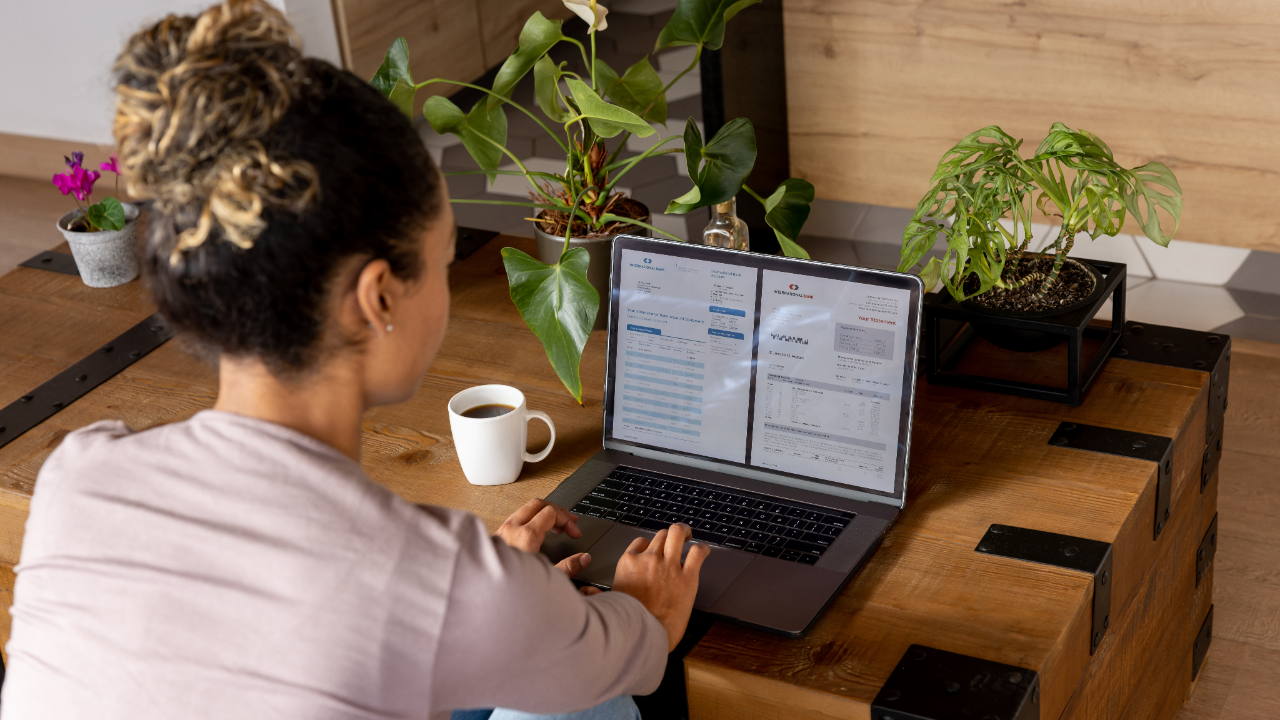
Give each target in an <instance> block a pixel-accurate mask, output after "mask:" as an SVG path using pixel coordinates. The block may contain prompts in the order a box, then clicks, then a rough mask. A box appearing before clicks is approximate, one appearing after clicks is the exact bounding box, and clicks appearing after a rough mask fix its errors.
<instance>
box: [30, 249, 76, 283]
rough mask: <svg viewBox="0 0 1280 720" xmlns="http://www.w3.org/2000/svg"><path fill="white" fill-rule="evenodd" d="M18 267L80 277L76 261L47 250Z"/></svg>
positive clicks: (68, 256)
mask: <svg viewBox="0 0 1280 720" xmlns="http://www.w3.org/2000/svg"><path fill="white" fill-rule="evenodd" d="M18 267H25V268H33V269H35V270H48V271H50V272H56V273H62V274H64V275H75V276H76V277H79V276H80V268H78V267H76V259H75V258H74V257H72V256H71V255H68V254H67V253H60V252H54V251H52V250H45V251H44V252H42V253H40V254H39V255H36V256H35V257H33V258H31V259H30V260H27V261H25V262H23V263H21V264H19V265H18Z"/></svg>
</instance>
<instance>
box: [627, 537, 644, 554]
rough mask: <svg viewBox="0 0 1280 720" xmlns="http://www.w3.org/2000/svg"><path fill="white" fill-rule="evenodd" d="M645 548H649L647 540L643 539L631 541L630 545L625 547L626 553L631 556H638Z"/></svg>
mask: <svg viewBox="0 0 1280 720" xmlns="http://www.w3.org/2000/svg"><path fill="white" fill-rule="evenodd" d="M647 547H649V539H648V538H645V537H638V538H636V539H635V540H632V541H631V544H630V545H628V546H627V552H628V553H630V554H632V555H638V554H640V553H642V552H644V551H645V548H647Z"/></svg>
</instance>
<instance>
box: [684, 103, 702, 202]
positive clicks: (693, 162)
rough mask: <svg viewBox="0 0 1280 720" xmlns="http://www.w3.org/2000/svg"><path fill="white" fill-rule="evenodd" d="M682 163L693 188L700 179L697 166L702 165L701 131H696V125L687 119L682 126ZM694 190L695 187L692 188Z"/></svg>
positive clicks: (691, 119)
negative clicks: (687, 171) (686, 168)
mask: <svg viewBox="0 0 1280 720" xmlns="http://www.w3.org/2000/svg"><path fill="white" fill-rule="evenodd" d="M684 161H685V165H686V167H688V169H689V178H690V179H691V180H693V182H694V184H695V186H696V185H697V182H698V180H700V179H701V178H700V177H699V175H698V165H700V164H701V163H702V131H701V130H699V129H698V123H696V122H694V121H693V118H689V119H688V120H687V121H685V124H684ZM694 189H695V190H696V189H697V187H695V188H694Z"/></svg>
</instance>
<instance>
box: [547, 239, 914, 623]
mask: <svg viewBox="0 0 1280 720" xmlns="http://www.w3.org/2000/svg"><path fill="white" fill-rule="evenodd" d="M923 293H924V287H923V284H922V282H921V281H920V279H919V278H918V277H916V276H914V275H906V274H901V273H893V272H883V271H879V270H871V269H867V268H857V267H849V266H844V265H832V264H827V263H821V262H814V261H809V260H798V259H793V258H784V257H777V256H771V255H761V254H755V253H749V252H741V251H737V250H728V249H724V248H715V247H708V246H703V245H690V244H686V243H680V242H673V241H667V240H657V239H651V238H641V237H632V236H626V235H622V236H618V238H617V239H615V240H614V244H613V256H612V269H611V289H610V298H609V344H608V367H607V373H606V379H605V405H604V447H603V448H602V449H601V450H600V452H598V453H596V454H595V455H594V456H593V457H592V458H591V459H590V460H588V461H587V462H586V463H585V464H584V465H583V466H582V467H581V468H579V469H578V470H577V471H576V472H574V473H573V474H572V475H570V476H569V477H568V478H566V479H565V481H564V482H562V483H561V484H560V485H559V487H557V488H556V490H555V491H553V492H552V493H551V494H550V495H549V496H548V497H547V499H548V500H550V501H551V502H554V503H556V504H558V505H561V506H563V507H566V508H571V509H572V512H574V513H575V514H577V515H578V517H579V520H578V527H579V528H580V529H581V530H582V537H581V538H579V539H577V540H574V539H571V538H569V537H568V536H567V535H556V534H550V533H549V534H548V535H547V539H546V541H545V542H544V543H543V546H542V551H543V553H544V554H546V555H547V556H548V557H549V558H550V559H551V561H552V562H558V561H560V560H561V559H563V558H565V557H568V556H569V555H572V554H574V553H579V552H590V553H591V558H592V561H591V565H590V566H589V567H588V568H587V569H586V570H585V571H583V572H582V573H581V574H580V575H579V576H578V577H577V578H576V580H577V581H578V582H580V583H583V584H591V585H595V586H598V587H601V588H605V589H608V588H609V587H610V586H611V585H612V582H613V574H614V570H615V568H616V566H617V561H618V559H619V558H620V557H621V556H622V553H623V552H624V551H625V550H626V548H627V546H628V545H630V544H631V541H632V540H633V539H635V538H636V537H652V536H653V534H654V533H655V532H656V531H658V530H661V529H663V528H666V527H669V526H670V525H671V524H672V523H675V522H684V523H686V524H688V525H689V526H690V527H692V528H693V538H694V539H695V540H698V541H701V542H704V543H706V544H708V545H709V546H710V549H711V553H710V555H709V556H708V557H707V560H706V562H705V563H704V565H703V567H702V571H701V574H700V576H699V585H698V595H697V599H696V601H695V604H694V607H695V608H696V609H698V610H701V611H704V612H707V613H709V614H711V615H713V616H715V617H717V618H720V619H724V620H729V621H732V622H736V623H740V624H743V625H748V626H751V627H755V628H759V629H761V630H765V631H768V632H772V633H776V634H781V635H784V636H788V637H800V636H802V635H804V633H806V632H807V631H808V630H809V628H810V627H812V626H813V624H814V622H815V621H816V620H817V619H818V617H819V616H820V615H821V613H822V611H823V609H824V608H826V606H827V605H828V604H829V603H830V602H831V600H832V599H833V598H834V597H835V595H836V594H837V593H838V592H839V591H840V590H841V588H843V587H844V586H845V584H846V583H848V582H849V580H850V578H851V577H852V576H853V575H854V573H855V572H857V570H858V568H860V567H861V566H862V564H863V563H865V562H866V560H867V558H868V557H870V555H871V554H872V553H873V552H874V551H875V549H876V548H877V547H878V546H879V544H880V540H881V539H882V538H883V537H884V534H885V532H886V531H887V530H888V529H889V526H890V525H891V524H892V523H893V520H894V518H895V517H896V516H897V514H898V513H899V512H900V511H901V509H902V506H903V504H904V502H905V499H906V491H907V461H908V458H909V454H910V448H911V442H910V439H911V412H912V405H913V399H914V395H915V378H916V363H915V358H916V353H917V345H918V342H919V326H920V315H921V300H922V297H923ZM686 551H687V546H686Z"/></svg>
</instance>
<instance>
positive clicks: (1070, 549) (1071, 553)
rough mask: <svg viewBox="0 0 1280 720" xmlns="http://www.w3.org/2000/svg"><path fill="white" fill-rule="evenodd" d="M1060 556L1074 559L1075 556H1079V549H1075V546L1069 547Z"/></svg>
mask: <svg viewBox="0 0 1280 720" xmlns="http://www.w3.org/2000/svg"><path fill="white" fill-rule="evenodd" d="M1062 554H1063V555H1066V556H1067V557H1075V556H1076V555H1079V554H1080V548H1078V547H1076V546H1075V545H1069V546H1067V547H1066V548H1065V549H1063V551H1062Z"/></svg>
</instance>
